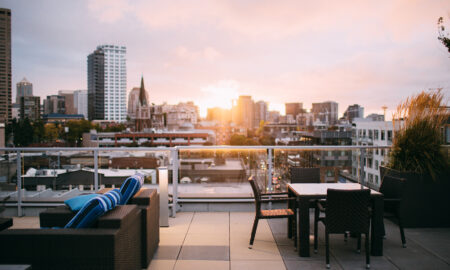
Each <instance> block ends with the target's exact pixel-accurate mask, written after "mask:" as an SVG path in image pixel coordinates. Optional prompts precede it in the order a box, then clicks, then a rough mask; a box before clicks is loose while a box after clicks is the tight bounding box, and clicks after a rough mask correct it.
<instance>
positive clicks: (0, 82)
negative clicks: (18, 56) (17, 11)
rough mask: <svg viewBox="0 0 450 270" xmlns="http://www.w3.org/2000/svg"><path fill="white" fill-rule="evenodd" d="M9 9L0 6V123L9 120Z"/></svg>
mask: <svg viewBox="0 0 450 270" xmlns="http://www.w3.org/2000/svg"><path fill="white" fill-rule="evenodd" d="M11 77H12V75H11V10H10V9H6V8H0V123H1V122H8V121H10V120H11Z"/></svg>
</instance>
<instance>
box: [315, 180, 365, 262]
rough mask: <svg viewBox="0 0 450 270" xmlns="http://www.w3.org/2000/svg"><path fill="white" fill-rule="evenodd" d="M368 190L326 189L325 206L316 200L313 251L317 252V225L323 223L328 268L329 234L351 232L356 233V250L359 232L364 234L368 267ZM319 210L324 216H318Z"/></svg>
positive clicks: (359, 239)
mask: <svg viewBox="0 0 450 270" xmlns="http://www.w3.org/2000/svg"><path fill="white" fill-rule="evenodd" d="M369 202H370V190H369V189H363V190H338V189H328V190H327V206H326V208H324V207H323V205H322V204H321V202H320V201H319V202H317V207H316V210H315V219H314V252H315V253H317V241H318V239H317V238H318V237H317V234H318V233H317V229H318V228H317V227H318V226H317V225H318V222H319V221H321V222H322V223H323V224H324V225H325V244H326V264H327V268H330V251H329V249H330V244H329V234H331V233H333V234H341V233H345V232H348V231H350V232H352V233H355V234H357V235H358V251H359V250H360V249H361V234H365V249H366V268H367V269H368V268H370V250H369V230H370V210H369ZM320 212H324V213H325V217H320Z"/></svg>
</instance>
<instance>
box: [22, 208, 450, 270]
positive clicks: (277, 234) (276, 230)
mask: <svg viewBox="0 0 450 270" xmlns="http://www.w3.org/2000/svg"><path fill="white" fill-rule="evenodd" d="M253 218H254V212H236V211H233V212H228V211H227V212H181V213H178V214H177V217H176V218H170V219H169V227H161V229H160V234H161V235H160V243H159V248H158V250H157V253H156V254H155V255H154V258H153V261H152V263H151V264H150V265H149V266H148V268H147V269H152V270H153V269H158V270H164V269H216V270H221V269H224V270H225V269H227V270H228V269H258V270H264V269H270V270H273V269H289V270H291V269H292V270H294V269H325V258H324V256H325V248H324V245H325V244H324V238H323V235H324V233H323V227H322V226H319V250H318V253H317V254H312V256H311V257H310V258H301V257H298V255H297V253H296V251H295V250H294V246H293V242H292V240H290V239H288V238H287V237H286V228H287V225H286V221H285V220H269V221H266V220H262V221H260V224H259V225H258V231H257V233H256V238H255V243H254V245H253V249H248V241H249V238H250V231H251V226H252V222H253ZM385 225H386V231H387V236H386V239H385V240H384V256H381V257H375V256H372V257H371V266H372V268H373V269H430V267H431V266H432V268H433V269H448V268H449V265H450V258H449V256H448V254H450V229H406V230H405V233H406V236H407V240H406V241H407V243H408V247H407V248H402V246H401V241H400V236H399V233H398V227H397V225H395V224H393V223H392V222H391V221H389V220H385ZM14 228H39V221H38V218H37V217H15V218H14ZM330 241H331V243H332V245H331V249H330V252H331V267H332V269H364V263H363V261H364V255H363V253H364V252H362V253H361V254H358V253H356V252H355V251H354V248H355V247H356V239H353V238H350V239H349V240H348V242H347V243H346V242H344V240H343V237H342V236H341V235H333V236H332V237H331V240H330Z"/></svg>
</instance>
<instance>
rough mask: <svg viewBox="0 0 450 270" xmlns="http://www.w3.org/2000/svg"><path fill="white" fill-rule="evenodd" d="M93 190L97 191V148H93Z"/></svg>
mask: <svg viewBox="0 0 450 270" xmlns="http://www.w3.org/2000/svg"><path fill="white" fill-rule="evenodd" d="M94 190H95V192H97V191H98V149H95V150H94Z"/></svg>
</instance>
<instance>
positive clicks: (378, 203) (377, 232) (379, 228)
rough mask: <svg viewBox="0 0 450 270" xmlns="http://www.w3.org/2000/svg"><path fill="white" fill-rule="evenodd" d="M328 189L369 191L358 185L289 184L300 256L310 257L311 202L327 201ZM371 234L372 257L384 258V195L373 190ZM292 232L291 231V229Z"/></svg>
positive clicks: (289, 234)
mask: <svg viewBox="0 0 450 270" xmlns="http://www.w3.org/2000/svg"><path fill="white" fill-rule="evenodd" d="M328 189H344V190H352V189H367V187H365V186H363V185H361V184H358V183H314V184H312V183H307V184H306V183H299V184H288V185H287V191H288V195H289V196H290V197H296V199H295V203H294V204H291V207H293V208H294V209H293V210H294V212H295V211H296V219H297V222H296V224H297V229H296V233H297V237H296V238H297V243H296V246H297V250H298V253H299V256H301V257H309V256H310V207H312V205H314V204H312V203H311V202H312V201H315V200H324V199H325V200H326V198H327V190H328ZM370 198H371V208H372V217H371V232H370V235H371V237H370V244H371V255H372V256H383V236H384V235H383V234H384V223H383V211H384V205H383V204H384V201H383V194H382V193H380V192H378V191H375V190H371V191H370ZM289 230H290V229H289ZM288 236H292V232H291V231H289V232H288Z"/></svg>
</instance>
